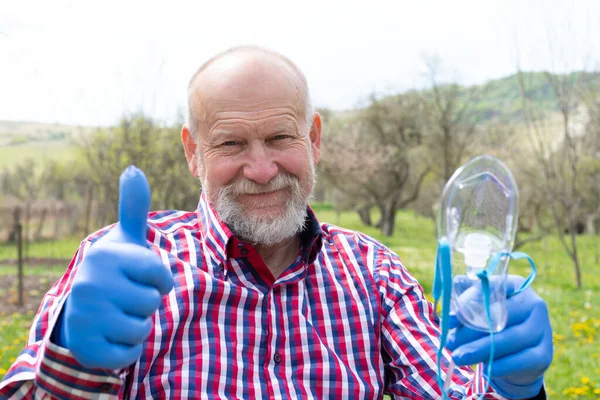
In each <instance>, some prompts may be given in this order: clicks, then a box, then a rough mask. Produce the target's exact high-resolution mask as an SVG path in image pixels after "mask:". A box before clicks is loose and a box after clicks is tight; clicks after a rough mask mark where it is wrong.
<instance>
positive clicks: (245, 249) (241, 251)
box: [240, 247, 248, 256]
mask: <svg viewBox="0 0 600 400" xmlns="http://www.w3.org/2000/svg"><path fill="white" fill-rule="evenodd" d="M240 254H241V255H243V256H245V255H247V254H248V249H247V248H245V247H243V248H242V249H241V250H240Z"/></svg>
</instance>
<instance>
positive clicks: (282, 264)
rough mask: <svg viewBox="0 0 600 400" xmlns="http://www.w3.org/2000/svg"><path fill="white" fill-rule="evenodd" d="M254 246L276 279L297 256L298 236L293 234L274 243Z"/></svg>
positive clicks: (298, 247)
mask: <svg viewBox="0 0 600 400" xmlns="http://www.w3.org/2000/svg"><path fill="white" fill-rule="evenodd" d="M255 248H256V250H257V251H258V254H260V256H261V258H262V259H263V261H264V263H265V264H266V265H267V267H268V268H269V271H271V274H273V277H274V278H275V279H277V278H279V276H280V275H281V274H282V273H283V271H284V270H285V269H286V268H287V267H288V266H289V265H290V264H291V263H292V262H293V261H294V260H295V259H296V257H297V256H298V251H299V250H300V237H299V236H298V235H295V236H293V237H291V238H289V239H287V240H285V241H284V242H281V243H278V244H275V245H271V246H263V245H256V246H255Z"/></svg>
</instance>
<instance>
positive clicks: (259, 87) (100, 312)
mask: <svg viewBox="0 0 600 400" xmlns="http://www.w3.org/2000/svg"><path fill="white" fill-rule="evenodd" d="M181 138H182V142H183V146H184V149H185V154H186V158H187V162H188V165H189V169H190V171H191V173H192V174H193V175H194V176H196V177H198V178H199V179H200V180H201V182H202V186H203V192H202V195H201V198H200V202H199V205H198V209H197V210H196V211H195V212H180V211H165V212H153V213H150V214H149V215H148V209H149V203H150V192H149V190H150V189H149V187H148V184H147V181H146V180H145V177H144V175H143V173H142V172H141V171H139V170H137V169H135V168H134V167H130V168H129V169H127V170H126V171H125V172H124V173H123V175H122V177H121V182H120V190H121V192H120V196H121V197H120V203H119V223H118V224H116V225H114V226H113V227H109V228H106V229H103V230H101V231H99V232H97V233H95V234H93V235H91V236H89V237H88V238H86V239H85V240H84V241H83V242H82V244H81V246H80V248H79V250H78V251H77V253H76V254H75V256H74V258H73V261H72V262H71V264H70V265H69V267H68V269H67V271H66V272H65V274H64V276H63V277H62V278H61V279H60V280H59V281H58V282H57V283H56V284H55V285H54V287H53V288H52V289H51V290H50V291H49V292H48V294H47V295H46V296H45V298H44V300H43V303H42V306H41V307H40V311H39V313H38V315H37V316H36V318H35V320H34V323H33V327H32V330H31V334H30V339H29V343H28V345H27V347H26V348H25V350H24V351H23V352H22V353H21V355H20V356H19V357H18V359H17V360H16V361H15V363H14V365H13V366H12V368H11V369H10V370H9V372H8V374H7V375H6V377H5V379H4V381H3V382H2V385H1V387H0V397H2V398H5V397H11V396H12V397H15V398H38V397H39V398H89V397H102V398H108V397H110V396H115V397H126V398H134V397H135V398H211V399H212V398H227V399H233V398H245V399H254V398H272V399H278V398H292V399H295V398H317V399H324V398H332V399H363V398H365V399H374V398H381V397H382V396H383V394H384V393H388V394H390V395H391V396H392V397H394V398H402V399H438V398H441V397H442V389H441V388H440V387H439V385H438V374H437V368H436V363H437V356H436V351H437V348H438V346H439V334H440V333H439V328H438V319H437V317H436V313H435V311H434V309H433V307H432V305H431V304H430V303H429V302H428V301H427V300H426V299H425V297H424V295H423V291H422V289H421V287H420V286H419V284H418V283H417V282H416V280H415V279H414V278H413V277H412V276H411V274H410V273H409V272H408V270H407V269H406V268H405V267H404V266H403V265H402V263H401V261H400V259H399V258H398V256H397V255H396V254H394V253H393V252H392V251H390V250H389V249H387V248H386V247H385V246H383V245H382V244H380V243H378V242H376V241H375V240H373V239H372V238H369V237H367V236H365V235H363V234H360V233H357V232H351V231H348V230H345V229H341V228H338V227H335V226H332V225H329V224H320V223H318V221H317V219H316V217H315V215H314V213H313V212H312V211H311V209H310V207H308V199H309V197H310V195H311V191H312V189H313V188H314V186H315V165H316V164H317V162H318V161H319V157H320V144H321V119H320V116H319V114H318V113H315V112H313V110H312V107H311V102H310V98H309V91H308V87H307V83H306V79H305V77H304V75H303V74H302V73H301V72H300V70H299V69H298V68H297V67H296V66H295V65H294V64H293V63H292V62H291V61H290V60H288V59H287V58H285V57H283V56H282V55H280V54H276V53H274V52H271V51H268V50H265V49H262V48H255V47H238V48H235V49H231V50H228V51H226V52H224V53H221V54H219V55H217V56H216V57H214V58H212V59H211V60H209V61H208V62H207V63H205V64H204V65H203V66H202V67H201V68H200V69H199V70H198V72H197V73H196V74H195V75H194V76H193V78H192V79H191V81H190V84H189V123H188V125H185V126H184V127H183V128H182V131H181ZM511 282H512V283H511ZM515 282H516V280H515V279H512V281H511V280H509V287H510V286H511V285H513V286H514V285H516V283H515ZM509 290H510V289H509ZM513 290H514V289H513ZM514 299H515V302H514V305H513V307H517V308H518V310H520V312H518V313H511V315H517V316H516V317H514V318H511V319H509V322H508V325H509V326H508V327H507V328H506V329H505V330H504V331H503V332H502V333H499V334H497V335H495V337H496V348H497V350H496V354H497V362H498V363H499V364H500V365H504V366H505V367H503V368H504V369H503V368H499V370H500V373H499V375H493V376H491V377H486V376H484V374H483V372H484V371H483V370H482V369H481V368H479V369H477V370H476V371H473V370H471V369H470V367H468V366H467V365H468V364H475V363H478V362H482V361H487V357H488V355H489V350H488V347H489V343H488V342H486V340H487V339H488V338H487V337H485V334H483V333H479V332H475V331H471V330H469V329H468V328H466V327H463V326H460V327H458V328H457V329H456V330H455V331H454V333H453V335H452V337H451V338H450V342H449V348H450V349H451V350H454V352H453V353H452V356H453V357H454V360H455V361H456V363H457V364H458V365H463V367H460V368H458V369H457V370H456V372H455V373H454V375H453V378H452V383H451V385H450V386H449V388H448V390H447V393H448V395H449V397H450V398H452V399H462V398H469V397H475V396H477V395H480V394H483V393H481V392H482V391H483V390H484V388H486V387H488V386H489V389H488V394H487V397H489V398H504V397H506V398H527V397H535V398H545V394H544V389H543V384H542V381H543V373H544V371H545V370H546V369H547V368H548V366H549V364H550V361H551V358H552V354H551V353H552V345H551V328H550V324H549V322H548V314H547V311H546V307H545V303H544V302H543V300H541V299H540V298H539V296H537V295H536V294H535V293H534V292H533V290H531V289H528V290H527V291H526V292H523V293H522V294H520V295H518V296H514ZM511 301H512V300H511ZM532 325H535V326H533V329H532ZM444 357H445V358H444V360H443V361H442V364H443V366H444V371H445V370H446V369H447V366H448V364H449V360H450V353H448V352H445V353H444ZM486 381H490V383H491V385H487V384H486Z"/></svg>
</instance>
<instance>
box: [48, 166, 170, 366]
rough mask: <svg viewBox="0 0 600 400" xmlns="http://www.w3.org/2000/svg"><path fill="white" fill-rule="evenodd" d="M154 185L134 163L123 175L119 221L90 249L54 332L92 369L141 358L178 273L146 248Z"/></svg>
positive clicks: (118, 364) (60, 341) (55, 338)
mask: <svg viewBox="0 0 600 400" xmlns="http://www.w3.org/2000/svg"><path fill="white" fill-rule="evenodd" d="M149 208H150V187H149V185H148V181H147V180H146V176H145V175H144V173H143V172H142V171H140V170H139V169H137V168H135V167H134V166H130V167H128V168H127V169H126V170H125V171H124V172H123V174H122V175H121V179H120V187H119V223H118V224H117V225H115V227H114V228H113V229H111V231H110V232H109V233H108V234H106V236H104V237H102V238H101V239H99V240H98V241H97V242H96V243H94V244H93V245H92V246H91V247H90V249H89V250H88V252H87V254H86V256H85V259H84V260H83V262H82V264H81V265H80V266H79V269H78V271H77V273H76V276H75V278H74V281H73V286H72V289H71V294H70V295H69V297H68V298H67V300H66V302H65V305H64V308H63V310H62V314H61V317H60V319H59V321H58V323H57V326H56V328H55V329H58V330H59V331H58V332H56V330H55V331H54V332H53V333H54V335H53V338H54V340H56V341H57V342H58V343H57V344H59V345H60V346H62V347H66V348H68V349H69V350H70V351H71V353H72V354H73V356H74V357H75V359H76V360H77V361H78V362H79V363H80V364H81V365H83V366H85V367H89V368H106V369H120V368H125V367H128V366H129V365H131V364H133V363H134V362H136V361H137V360H138V359H139V357H140V356H141V354H142V342H143V341H144V340H146V338H147V337H148V335H149V334H150V330H151V328H152V320H151V315H152V314H154V312H155V311H156V310H157V309H158V307H159V306H160V304H161V301H162V295H164V294H167V293H168V292H169V291H170V290H171V289H172V288H173V277H172V275H171V273H170V271H169V270H168V269H167V267H165V266H164V265H163V263H162V262H161V260H160V257H159V256H158V255H157V254H156V253H154V252H153V251H152V250H150V249H148V248H147V247H146V219H147V216H148V210H149Z"/></svg>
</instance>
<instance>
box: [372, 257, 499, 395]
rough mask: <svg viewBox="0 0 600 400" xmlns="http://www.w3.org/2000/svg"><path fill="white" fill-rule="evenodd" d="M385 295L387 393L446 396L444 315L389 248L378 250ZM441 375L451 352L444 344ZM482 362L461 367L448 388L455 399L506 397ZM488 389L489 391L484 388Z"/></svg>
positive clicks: (378, 274)
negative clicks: (441, 324)
mask: <svg viewBox="0 0 600 400" xmlns="http://www.w3.org/2000/svg"><path fill="white" fill-rule="evenodd" d="M375 279H376V282H378V285H379V290H380V297H381V310H380V315H381V317H380V318H381V340H382V345H381V349H382V358H383V361H384V364H385V384H386V389H385V391H386V393H388V394H389V395H390V396H392V398H397V399H441V398H442V392H441V388H440V385H439V383H438V380H439V379H438V377H439V375H438V367H437V353H438V348H439V347H440V329H439V318H438V316H437V313H436V312H435V310H434V307H433V304H432V303H431V302H430V301H428V300H427V299H426V298H425V295H424V294H423V289H422V287H421V286H420V285H419V283H418V282H417V281H416V279H415V278H414V277H413V276H412V275H411V274H410V273H409V272H408V270H407V269H406V268H405V267H404V266H403V265H402V262H401V261H400V258H399V257H398V256H397V255H395V254H393V253H392V252H390V251H389V250H387V249H381V250H380V251H379V254H378V260H377V268H376V276H375ZM442 357H443V359H442V360H441V366H442V367H441V370H442V376H441V378H442V381H443V380H444V379H445V378H446V371H447V370H448V366H449V361H450V355H449V353H448V352H447V351H446V350H444V351H443V353H442ZM482 372H483V371H482V370H481V368H479V367H478V368H477V369H476V370H475V371H473V370H472V369H471V368H469V367H457V368H456V369H455V370H454V373H453V375H452V383H451V384H450V387H449V389H448V392H447V393H448V397H449V398H450V399H456V400H457V399H478V398H480V396H481V395H484V397H483V398H485V399H504V397H502V396H500V395H499V394H498V393H496V392H495V391H494V390H493V388H492V387H491V385H486V381H485V379H484V377H483V373H482ZM486 386H488V387H487V391H486V392H485V393H484V391H485V390H486Z"/></svg>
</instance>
